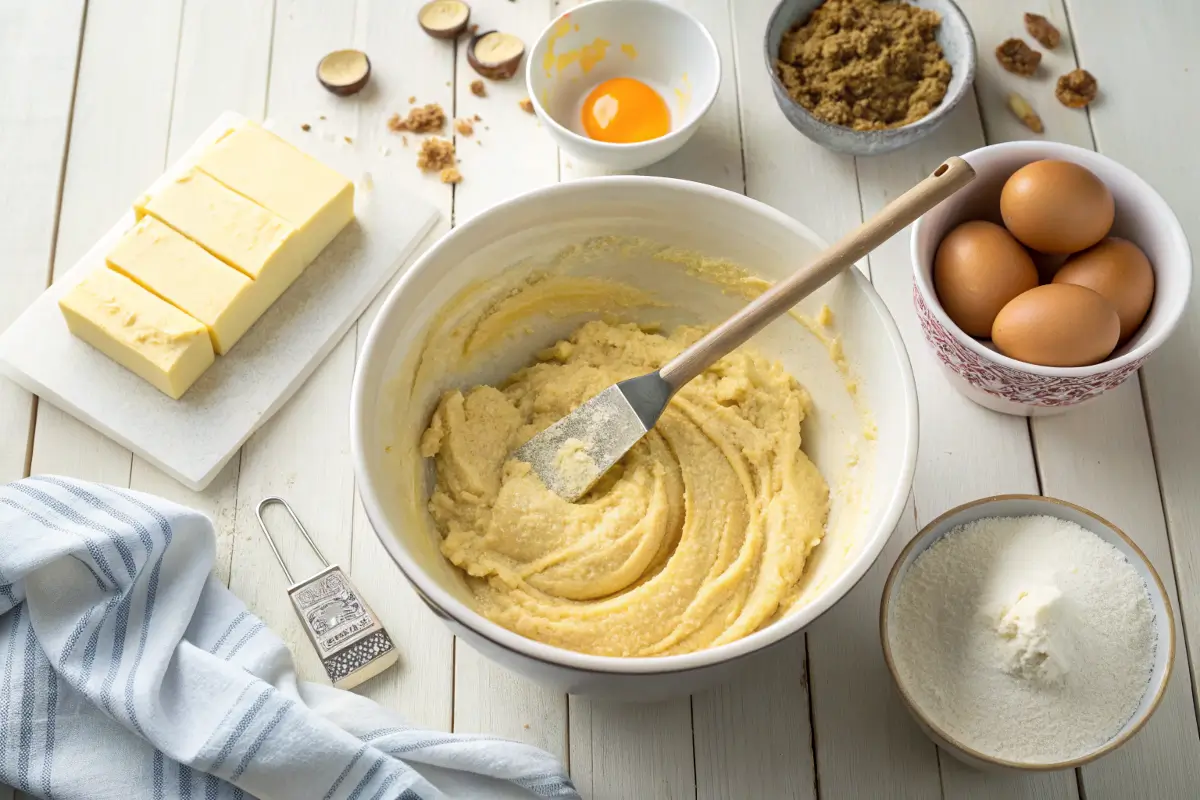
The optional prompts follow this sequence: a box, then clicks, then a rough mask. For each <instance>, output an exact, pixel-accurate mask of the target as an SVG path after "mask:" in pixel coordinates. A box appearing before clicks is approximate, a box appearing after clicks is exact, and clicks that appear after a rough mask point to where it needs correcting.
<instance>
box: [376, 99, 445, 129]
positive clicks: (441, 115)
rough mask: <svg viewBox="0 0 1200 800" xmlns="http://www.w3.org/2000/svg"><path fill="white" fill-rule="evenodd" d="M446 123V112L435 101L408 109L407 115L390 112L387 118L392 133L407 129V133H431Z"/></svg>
mask: <svg viewBox="0 0 1200 800" xmlns="http://www.w3.org/2000/svg"><path fill="white" fill-rule="evenodd" d="M445 125H446V112H445V111H443V110H442V107H441V106H440V105H438V104H437V103H428V104H426V105H423V106H418V107H417V108H413V109H410V110H409V112H408V117H407V118H403V117H401V116H400V115H399V114H392V116H391V118H389V119H388V122H387V126H388V130H390V131H392V132H393V133H399V132H401V131H408V132H409V133H432V132H433V131H440V130H441V129H442V128H443V127H444V126H445Z"/></svg>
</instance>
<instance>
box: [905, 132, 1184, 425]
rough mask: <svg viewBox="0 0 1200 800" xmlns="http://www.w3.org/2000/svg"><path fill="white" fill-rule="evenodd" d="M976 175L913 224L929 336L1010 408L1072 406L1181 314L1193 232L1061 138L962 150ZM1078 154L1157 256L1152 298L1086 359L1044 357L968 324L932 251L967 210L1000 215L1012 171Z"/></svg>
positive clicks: (990, 400)
mask: <svg viewBox="0 0 1200 800" xmlns="http://www.w3.org/2000/svg"><path fill="white" fill-rule="evenodd" d="M963 158H965V159H966V160H967V161H968V162H969V163H970V164H971V166H973V167H974V168H975V171H976V175H977V177H976V179H975V181H973V182H972V183H971V184H970V185H968V186H967V187H966V188H965V189H963V190H962V191H960V192H959V193H958V194H956V195H955V196H954V197H952V198H950V199H949V200H947V201H945V202H943V203H942V204H941V205H939V206H937V207H936V208H935V209H933V210H932V211H930V212H929V213H928V214H926V215H925V216H924V217H922V218H921V219H920V220H918V221H917V223H916V224H915V225H914V226H913V229H912V240H911V249H912V259H913V305H914V306H915V308H916V312H917V319H918V320H919V321H920V323H921V330H922V332H923V333H924V336H925V341H926V343H927V344H928V345H929V347H930V348H931V349H932V350H933V353H934V355H935V356H936V357H937V359H938V363H939V365H940V366H941V367H942V368H943V371H944V372H945V374H946V376H947V377H948V379H949V380H950V383H951V384H952V385H953V386H954V387H955V388H956V389H958V390H959V391H960V392H962V393H963V394H964V395H966V396H967V397H968V398H970V399H971V400H973V401H975V402H976V403H979V404H980V405H983V406H985V407H987V408H990V409H992V410H994V411H1000V412H1003V413H1007V414H1018V415H1022V416H1033V415H1043V414H1054V413H1061V412H1063V411H1066V410H1068V409H1070V408H1072V407H1074V406H1077V405H1079V404H1080V403H1083V402H1086V401H1088V400H1091V399H1094V398H1096V397H1099V396H1100V395H1101V394H1103V393H1104V392H1106V391H1108V390H1109V389H1113V388H1115V387H1117V386H1120V385H1121V384H1122V383H1123V382H1125V380H1126V379H1128V378H1129V376H1130V375H1133V374H1134V373H1135V372H1137V370H1138V368H1139V367H1141V365H1142V363H1143V362H1144V361H1145V360H1146V359H1147V358H1148V357H1149V356H1150V354H1151V353H1152V352H1154V350H1155V349H1157V348H1158V347H1159V346H1160V345H1161V344H1162V343H1163V342H1164V341H1166V339H1167V337H1168V336H1169V335H1170V334H1171V332H1172V331H1173V330H1174V329H1175V326H1176V325H1177V324H1178V323H1179V320H1180V318H1181V317H1182V315H1183V312H1184V309H1185V308H1186V306H1187V297H1188V293H1189V291H1190V289H1191V279H1192V259H1191V253H1190V250H1189V248H1188V243H1187V239H1186V237H1185V236H1184V233H1183V228H1182V227H1181V226H1180V224H1179V221H1178V219H1176V217H1175V215H1174V213H1172V211H1171V209H1170V207H1169V206H1168V205H1167V203H1166V201H1164V200H1163V199H1162V197H1160V196H1159V195H1158V193H1156V192H1155V191H1154V189H1153V188H1151V187H1150V185H1149V184H1147V183H1146V182H1145V181H1143V180H1142V179H1141V178H1139V177H1138V176H1137V175H1136V174H1134V173H1133V172H1132V171H1131V170H1129V169H1127V168H1126V167H1123V166H1121V165H1120V164H1118V163H1116V162H1115V161H1113V160H1111V159H1109V158H1106V157H1105V156H1102V155H1100V154H1099V153H1095V152H1093V151H1091V150H1084V149H1082V148H1079V147H1073V146H1071V145H1065V144H1058V143H1055V142H1033V141H1030V142H1008V143H1005V144H996V145H990V146H988V147H983V148H980V149H978V150H973V151H971V152H970V153H967V154H966V155H964V156H963ZM1047 158H1050V159H1059V160H1063V161H1073V162H1075V163H1078V164H1080V165H1082V166H1084V167H1087V168H1088V169H1089V170H1091V171H1092V172H1094V173H1095V174H1096V175H1097V176H1098V177H1099V178H1100V179H1101V180H1103V181H1104V182H1105V184H1106V185H1107V186H1108V187H1109V189H1110V190H1111V191H1112V193H1113V197H1114V199H1115V200H1116V205H1117V218H1116V221H1115V222H1114V224H1113V228H1112V234H1111V235H1114V236H1121V237H1124V238H1127V239H1130V240H1131V241H1133V242H1135V243H1137V244H1138V245H1139V246H1140V247H1141V248H1142V249H1143V250H1144V251H1145V253H1146V255H1147V257H1149V259H1150V263H1151V264H1153V265H1154V273H1155V282H1156V287H1155V298H1154V303H1153V305H1152V306H1151V308H1150V313H1149V314H1148V315H1147V317H1146V321H1145V322H1144V323H1143V324H1142V327H1141V329H1140V330H1139V331H1138V332H1137V333H1136V334H1134V336H1133V338H1132V339H1131V340H1130V341H1129V342H1127V343H1125V344H1124V345H1122V347H1121V348H1120V349H1118V350H1117V351H1116V352H1115V353H1113V354H1112V355H1111V356H1109V358H1108V359H1107V360H1105V361H1103V362H1101V363H1099V364H1095V365H1092V366H1087V367H1043V366H1038V365H1036V364H1028V363H1025V362H1022V361H1017V360H1016V359H1012V358H1009V357H1007V356H1005V355H1002V354H1001V353H999V352H997V351H995V350H993V349H992V348H991V347H990V346H989V344H988V343H985V342H981V341H979V340H977V339H975V338H973V337H971V336H968V335H967V334H966V333H964V332H963V331H961V330H960V329H959V328H958V326H956V325H955V324H954V323H953V322H951V321H950V318H949V317H948V316H947V315H946V312H945V311H944V310H943V309H942V307H941V304H940V303H939V302H938V299H937V294H936V292H935V291H934V289H933V274H932V273H933V258H934V254H935V253H936V252H937V247H938V244H939V243H940V242H941V240H942V238H943V237H944V236H945V235H946V234H947V233H948V232H949V231H950V230H951V229H953V228H954V227H955V226H956V225H958V224H960V223H962V222H965V221H967V220H970V219H989V220H992V221H993V222H997V223H999V222H1001V219H1000V214H999V198H1000V189H1001V188H1002V187H1003V185H1004V182H1005V181H1006V180H1007V179H1008V177H1009V176H1010V175H1012V173H1013V172H1015V171H1016V170H1017V169H1019V168H1020V167H1022V166H1024V165H1026V164H1028V163H1031V162H1033V161H1038V160H1041V159H1047Z"/></svg>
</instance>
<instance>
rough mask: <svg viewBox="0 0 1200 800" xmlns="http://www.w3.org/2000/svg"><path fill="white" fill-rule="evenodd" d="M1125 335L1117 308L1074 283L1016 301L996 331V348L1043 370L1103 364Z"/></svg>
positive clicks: (1044, 288) (1040, 289)
mask: <svg viewBox="0 0 1200 800" xmlns="http://www.w3.org/2000/svg"><path fill="white" fill-rule="evenodd" d="M1120 334H1121V320H1120V318H1119V317H1118V316H1117V310H1116V309H1115V308H1113V306H1112V303H1110V302H1108V301H1107V300H1105V299H1104V298H1103V297H1101V296H1100V295H1099V294H1097V293H1096V292H1093V291H1092V290H1091V289H1088V288H1085V287H1083V286H1076V285H1074V284H1071V283H1048V284H1046V285H1045V286H1038V287H1036V288H1034V289H1030V290H1029V291H1028V292H1025V293H1024V294H1021V295H1017V296H1016V297H1014V298H1013V300H1012V302H1010V303H1009V304H1008V305H1006V306H1005V307H1004V308H1002V309H1000V313H999V314H998V315H997V316H996V323H995V324H994V325H993V326H992V342H993V343H995V345H996V347H997V348H998V349H999V350H1000V352H1001V353H1003V354H1004V355H1006V356H1008V357H1009V358H1015V359H1017V360H1018V361H1027V362H1029V363H1030V364H1040V365H1042V366H1043V367H1083V366H1087V365H1089V364H1098V363H1100V362H1101V361H1103V360H1104V359H1105V358H1107V357H1108V354H1109V353H1111V352H1112V351H1113V348H1114V347H1116V346H1117V337H1118V336H1120Z"/></svg>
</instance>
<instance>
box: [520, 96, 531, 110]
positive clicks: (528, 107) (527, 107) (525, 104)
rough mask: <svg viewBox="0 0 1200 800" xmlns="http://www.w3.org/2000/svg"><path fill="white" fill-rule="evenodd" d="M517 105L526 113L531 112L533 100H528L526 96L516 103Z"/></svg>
mask: <svg viewBox="0 0 1200 800" xmlns="http://www.w3.org/2000/svg"><path fill="white" fill-rule="evenodd" d="M517 105H519V106H520V107H521V110H522V111H524V112H525V113H526V114H532V113H533V101H532V100H530V99H529V98H528V97H526V98H525V99H523V100H521V101H519V102H518V103H517Z"/></svg>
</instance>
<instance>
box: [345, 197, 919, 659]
mask: <svg viewBox="0 0 1200 800" xmlns="http://www.w3.org/2000/svg"><path fill="white" fill-rule="evenodd" d="M606 186H617V187H653V186H660V187H668V188H671V189H674V190H677V191H682V192H691V193H696V194H702V195H707V196H708V197H710V198H712V199H715V200H718V201H720V202H726V203H734V204H736V205H740V206H742V207H744V208H746V209H749V210H751V211H754V212H755V213H758V214H760V215H763V216H765V217H766V218H768V219H769V220H771V221H772V222H774V223H776V224H777V225H780V226H782V227H784V228H786V229H788V230H789V231H790V232H791V233H793V234H795V235H797V236H800V237H803V238H806V239H808V240H809V241H811V242H813V243H814V244H817V245H819V246H822V247H824V246H825V243H824V240H823V239H821V238H820V237H819V236H817V235H816V234H815V233H814V232H813V231H812V230H811V229H810V228H808V227H807V226H805V225H803V224H801V223H799V222H797V221H796V220H794V219H792V218H791V217H789V216H788V215H786V214H784V213H783V212H782V211H779V210H778V209H776V208H774V207H772V206H769V205H767V204H766V203H762V202H760V201H758V200H754V199H752V198H749V197H746V196H745V195H741V194H737V193H734V192H731V191H728V190H726V189H721V188H718V187H716V186H710V185H708V184H702V183H695V182H692V181H685V180H680V179H677V178H662V177H656V176H642V175H616V176H602V177H593V178H580V179H578V180H573V181H567V182H563V183H556V184H550V185H549V186H545V187H542V188H540V189H534V190H532V191H529V192H525V193H523V194H520V195H517V196H515V197H514V198H512V199H511V200H508V201H506V202H505V203H503V204H502V205H497V206H493V207H492V208H489V209H487V210H486V211H483V212H481V213H480V214H477V215H476V216H474V217H472V218H471V219H469V220H467V221H466V222H464V223H463V224H461V225H459V226H457V227H455V228H453V229H452V230H451V231H450V232H449V233H447V234H446V235H445V236H443V237H442V238H441V239H440V240H439V241H438V242H436V243H435V244H434V245H433V246H432V247H430V248H429V250H427V251H426V252H425V253H424V254H423V255H422V256H421V257H420V258H419V259H418V260H417V262H416V263H415V264H413V266H412V267H411V268H410V269H409V270H408V271H407V272H406V273H404V275H403V276H401V278H400V280H399V281H397V282H396V285H395V286H393V287H392V290H391V291H390V292H389V293H388V296H387V299H386V300H385V301H384V303H383V305H382V306H381V307H380V310H379V313H378V314H377V315H376V317H375V320H374V321H373V322H372V324H371V328H370V330H369V331H368V333H367V338H366V340H365V342H364V344H363V348H362V352H361V354H360V356H359V359H358V362H357V364H356V366H355V370H354V382H353V385H352V388H351V394H350V449H351V457H352V460H353V464H354V472H355V476H356V484H357V487H358V493H359V497H360V498H361V500H362V503H363V508H364V510H365V511H366V512H367V518H368V520H369V521H370V522H371V528H372V530H374V531H375V535H376V536H377V537H378V538H379V540H380V542H382V543H383V546H384V549H386V550H387V551H388V555H390V556H391V557H392V560H393V561H394V562H395V563H396V565H397V566H398V567H399V568H400V571H401V572H402V573H403V574H404V576H405V577H406V578H407V579H408V581H409V583H410V584H412V586H413V587H414V588H415V589H416V591H417V593H418V594H420V595H421V596H422V599H423V600H425V601H426V603H427V604H430V605H432V606H433V609H432V610H433V611H434V612H435V613H437V612H438V611H441V612H442V613H443V614H444V615H445V616H446V617H448V618H449V619H450V620H452V621H454V622H456V623H457V624H459V625H462V626H463V627H465V628H467V629H468V630H470V631H472V632H473V633H475V634H476V635H478V636H480V637H482V638H484V639H486V640H488V641H490V642H491V643H492V644H494V645H496V646H498V647H501V648H503V649H505V650H509V651H512V652H515V653H517V654H519V655H522V656H524V657H527V658H531V659H534V660H536V661H541V662H544V663H548V664H552V665H556V666H560V667H567V668H571V669H574V670H580V671H585V672H592V673H603V674H627V675H647V674H671V673H678V672H684V671H687V670H695V669H702V668H705V667H710V666H714V665H716V664H722V663H726V662H729V661H732V660H734V659H737V658H740V657H742V656H747V655H750V654H751V653H754V652H757V651H760V650H764V649H766V648H767V647H769V646H771V645H773V644H776V643H778V642H780V641H782V640H783V639H785V638H787V637H788V636H791V635H792V634H794V633H796V632H798V631H800V630H802V629H803V628H804V627H806V626H807V625H809V624H810V623H812V621H813V620H815V619H816V618H817V617H819V616H820V615H822V614H824V613H825V612H826V611H828V610H829V608H830V607H832V606H833V605H834V603H836V602H838V601H839V600H841V599H842V598H843V597H845V596H846V595H847V594H848V593H849V592H850V590H851V589H853V588H854V586H855V584H857V583H858V581H859V580H861V579H862V577H863V575H865V574H866V573H867V570H869V569H870V568H871V566H872V565H873V564H874V563H875V562H876V560H878V558H879V554H880V553H881V552H882V551H883V548H884V546H885V545H886V544H887V542H888V540H889V539H891V537H892V535H893V534H894V533H895V530H896V525H897V523H898V522H899V520H900V515H901V514H902V513H903V511H904V508H905V506H906V504H907V503H908V495H909V491H910V490H911V488H912V481H913V475H914V474H915V471H916V463H917V442H918V439H919V436H918V413H917V388H916V380H915V378H914V376H913V371H912V364H911V362H910V361H909V357H908V351H907V350H906V349H905V347H904V340H903V338H902V337H901V335H900V329H899V327H898V326H897V325H896V321H895V319H894V318H893V317H892V315H891V312H890V311H889V310H888V308H887V305H886V304H885V303H884V302H883V299H882V298H880V296H879V294H878V293H877V292H876V291H875V288H874V287H873V286H872V285H871V282H870V281H869V280H867V278H866V276H864V275H863V274H862V273H861V272H859V271H858V270H857V269H855V268H853V267H851V268H849V269H848V270H847V272H848V273H849V274H850V275H851V276H852V279H853V280H855V281H856V282H857V284H858V285H859V287H860V288H861V289H862V290H863V292H864V293H865V296H866V298H867V302H868V303H870V304H871V307H872V308H873V309H874V310H875V311H876V312H877V314H878V316H879V317H880V320H881V322H882V323H883V326H884V330H885V332H886V334H887V341H888V344H889V345H890V346H891V349H892V351H893V352H894V353H895V357H896V358H897V360H898V361H899V366H900V372H901V379H902V382H903V384H904V386H903V397H904V405H905V409H906V414H905V416H906V424H905V428H906V431H907V435H906V436H905V437H904V443H903V451H902V453H901V462H900V463H901V468H900V473H899V476H898V478H899V479H898V481H897V483H896V488H895V490H894V491H893V492H892V495H891V496H890V497H887V498H884V499H883V502H884V503H885V509H886V510H885V512H884V515H883V517H882V519H881V522H880V523H879V525H878V526H877V527H876V529H875V539H874V541H873V542H870V543H868V544H867V545H866V546H864V548H863V550H862V551H861V552H860V553H859V555H858V559H857V561H856V562H855V563H854V564H852V565H851V567H850V568H849V569H847V570H846V571H845V572H843V573H842V574H841V575H839V576H838V577H837V578H836V579H835V580H834V581H833V582H832V583H831V584H830V585H829V586H828V587H827V588H826V589H825V591H824V592H823V593H822V595H821V597H819V598H818V599H817V600H815V601H813V602H812V603H810V604H808V605H807V606H804V607H803V608H801V609H799V610H797V611H796V612H794V613H792V614H789V615H787V616H785V617H784V618H782V619H780V620H779V621H777V622H775V623H774V624H772V625H770V626H768V627H766V628H762V629H760V630H757V631H755V632H754V633H752V634H750V635H748V636H744V637H742V638H741V639H738V640H736V641H733V642H729V643H727V644H723V645H719V646H717V647H711V648H708V649H705V650H699V651H697V652H694V653H684V654H680V655H670V656H649V657H636V658H634V657H630V658H624V657H619V656H597V655H590V654H587V653H579V652H576V651H573V650H566V649H564V648H560V647H555V646H553V645H548V644H543V643H542V642H538V641H535V640H533V639H529V638H527V637H525V636H522V635H521V634H519V633H515V632H513V631H510V630H508V629H507V628H504V627H502V626H500V625H498V624H496V623H494V622H492V621H491V620H489V619H487V618H486V617H484V616H483V615H482V614H480V613H479V612H478V611H476V610H475V609H474V608H471V607H470V606H468V605H467V604H465V603H463V602H461V601H460V600H458V599H457V598H456V597H454V596H453V595H451V594H450V593H449V592H448V591H446V590H445V589H443V588H442V587H441V586H439V585H438V583H437V582H436V581H434V580H432V579H431V578H430V577H429V576H428V575H427V574H426V573H425V571H424V570H423V569H421V568H420V567H419V566H418V565H417V563H416V561H415V560H414V559H413V558H411V557H410V556H409V554H408V552H407V549H406V548H405V546H404V545H403V544H402V542H401V540H400V539H399V538H398V537H396V536H393V535H391V534H390V533H389V532H388V531H386V530H384V529H383V526H382V525H381V524H379V523H381V522H382V521H383V519H384V518H385V517H384V514H383V510H382V509H383V505H382V503H381V502H380V500H379V497H378V496H377V495H376V491H375V486H374V485H373V482H372V481H371V480H370V479H369V475H368V473H367V469H366V464H367V457H366V449H367V447H368V446H369V445H368V443H367V441H366V438H365V436H366V430H367V428H368V426H369V423H368V422H367V421H366V420H365V407H366V405H367V404H368V403H369V401H370V400H371V398H369V397H368V396H367V394H366V389H365V387H364V386H363V383H364V381H365V373H366V370H365V369H364V365H366V364H368V363H370V362H371V360H372V357H373V356H375V354H376V351H382V350H383V348H385V347H387V346H389V345H390V344H391V342H390V341H387V342H385V341H382V339H381V334H380V330H381V327H382V325H381V324H380V323H381V320H384V319H386V318H387V317H388V316H389V315H390V314H391V313H392V311H393V309H394V307H395V306H396V305H397V304H398V303H399V299H400V297H401V295H402V294H403V293H404V290H405V288H406V287H407V286H408V285H409V284H410V283H411V282H413V281H414V280H415V279H416V277H417V276H418V275H420V274H421V273H423V272H425V271H426V270H428V269H430V268H431V265H433V264H434V263H435V262H436V258H437V254H438V251H439V250H440V249H441V248H442V247H444V246H445V244H446V243H447V242H449V241H452V240H454V239H457V238H458V237H461V236H466V235H469V233H470V232H471V231H472V230H473V229H474V228H476V227H478V226H480V225H483V224H484V223H485V222H486V221H487V220H488V219H489V218H490V217H492V216H494V215H495V214H498V213H502V212H501V209H511V208H513V207H516V206H519V205H522V204H526V203H533V202H538V201H539V200H541V199H542V198H544V197H546V196H555V195H561V196H563V197H562V198H560V200H562V199H565V198H569V197H570V196H571V195H574V194H578V193H588V192H591V191H593V190H594V189H597V188H601V187H606ZM568 202H569V200H568ZM383 355H386V353H384V354H383ZM370 424H373V421H372V423H370Z"/></svg>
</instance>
